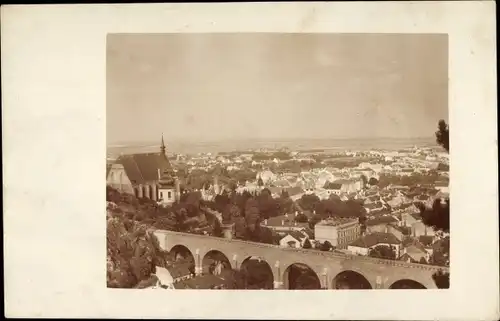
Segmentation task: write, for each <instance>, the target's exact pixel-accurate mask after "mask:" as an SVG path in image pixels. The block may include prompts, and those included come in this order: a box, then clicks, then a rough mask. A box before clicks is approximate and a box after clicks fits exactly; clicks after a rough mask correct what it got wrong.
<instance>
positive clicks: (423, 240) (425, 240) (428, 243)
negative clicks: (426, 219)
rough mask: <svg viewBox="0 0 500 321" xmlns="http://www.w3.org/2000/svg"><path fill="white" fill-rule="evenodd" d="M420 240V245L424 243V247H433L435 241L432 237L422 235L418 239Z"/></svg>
mask: <svg viewBox="0 0 500 321" xmlns="http://www.w3.org/2000/svg"><path fill="white" fill-rule="evenodd" d="M418 240H419V241H420V243H422V244H423V245H424V246H431V245H432V243H433V241H434V237H432V236H429V235H420V236H419V237H418Z"/></svg>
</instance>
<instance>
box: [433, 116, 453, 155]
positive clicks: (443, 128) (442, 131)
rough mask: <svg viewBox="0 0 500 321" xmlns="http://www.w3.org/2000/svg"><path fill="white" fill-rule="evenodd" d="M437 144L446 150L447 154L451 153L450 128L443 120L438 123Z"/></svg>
mask: <svg viewBox="0 0 500 321" xmlns="http://www.w3.org/2000/svg"><path fill="white" fill-rule="evenodd" d="M436 142H437V143H438V144H439V145H440V146H442V147H443V148H444V149H446V151H447V152H449V151H450V133H449V126H448V124H446V122H445V121H444V120H443V119H441V120H440V121H439V123H438V130H437V131H436Z"/></svg>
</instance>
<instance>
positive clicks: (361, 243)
mask: <svg viewBox="0 0 500 321" xmlns="http://www.w3.org/2000/svg"><path fill="white" fill-rule="evenodd" d="M380 243H386V244H401V241H399V240H398V239H397V238H396V236H394V234H391V233H381V232H375V233H371V234H367V235H364V236H362V237H360V238H359V239H357V240H355V241H354V242H352V243H351V244H349V245H352V246H357V247H363V248H369V247H372V246H375V245H377V244H380Z"/></svg>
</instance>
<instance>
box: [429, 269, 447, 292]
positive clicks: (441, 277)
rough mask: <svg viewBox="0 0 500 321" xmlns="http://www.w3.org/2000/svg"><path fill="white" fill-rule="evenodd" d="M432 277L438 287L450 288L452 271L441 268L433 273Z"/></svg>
mask: <svg viewBox="0 0 500 321" xmlns="http://www.w3.org/2000/svg"><path fill="white" fill-rule="evenodd" d="M432 279H433V280H434V283H435V284H436V286H437V287H438V289H449V288H450V273H448V272H444V271H442V270H439V271H437V272H436V273H434V274H433V275H432Z"/></svg>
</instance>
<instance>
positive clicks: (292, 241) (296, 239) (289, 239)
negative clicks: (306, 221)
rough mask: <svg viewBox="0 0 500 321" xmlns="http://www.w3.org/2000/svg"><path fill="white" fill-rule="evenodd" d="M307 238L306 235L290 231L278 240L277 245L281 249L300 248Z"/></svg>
mask: <svg viewBox="0 0 500 321" xmlns="http://www.w3.org/2000/svg"><path fill="white" fill-rule="evenodd" d="M308 238H309V237H308V235H307V234H306V233H302V232H299V231H290V232H288V233H287V234H286V236H285V237H283V238H282V239H281V240H280V242H279V244H280V246H281V247H293V248H301V247H302V246H303V245H304V242H305V241H306V240H307V239H308Z"/></svg>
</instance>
